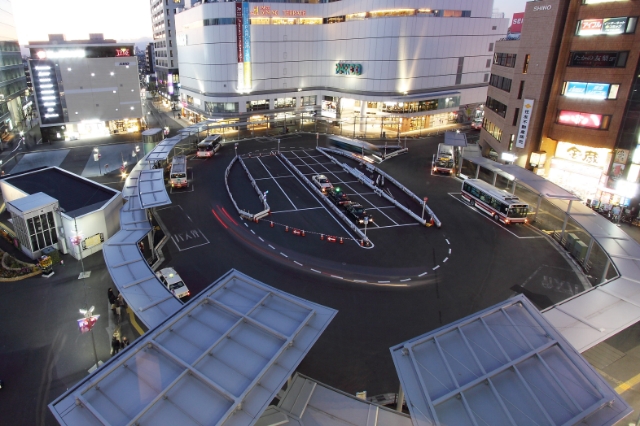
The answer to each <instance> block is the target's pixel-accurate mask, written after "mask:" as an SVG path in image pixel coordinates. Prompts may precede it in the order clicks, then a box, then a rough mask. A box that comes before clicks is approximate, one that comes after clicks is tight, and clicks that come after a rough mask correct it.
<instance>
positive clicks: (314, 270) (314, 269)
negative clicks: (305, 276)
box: [311, 269, 322, 274]
mask: <svg viewBox="0 0 640 426" xmlns="http://www.w3.org/2000/svg"><path fill="white" fill-rule="evenodd" d="M311 270H312V271H313V272H317V273H319V274H321V273H322V272H320V271H316V270H315V269H311Z"/></svg>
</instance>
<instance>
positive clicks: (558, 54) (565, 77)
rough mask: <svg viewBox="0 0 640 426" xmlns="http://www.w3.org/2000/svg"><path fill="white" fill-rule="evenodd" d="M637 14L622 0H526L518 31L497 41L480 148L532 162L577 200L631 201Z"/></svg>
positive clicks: (638, 159)
mask: <svg viewBox="0 0 640 426" xmlns="http://www.w3.org/2000/svg"><path fill="white" fill-rule="evenodd" d="M637 21H638V6H637V4H636V2H630V1H619V0H544V1H536V2H529V3H527V4H526V11H525V14H524V21H523V23H522V29H521V32H520V37H514V36H513V34H512V35H511V36H510V37H508V38H506V39H505V40H501V41H499V42H497V43H496V52H495V54H494V59H493V66H492V69H491V77H490V81H489V84H490V86H489V89H488V96H487V101H486V108H485V118H484V122H483V129H482V131H481V134H480V144H481V145H482V147H483V150H484V154H485V155H489V156H494V158H502V159H503V160H506V161H513V162H515V163H516V164H518V165H520V166H523V167H528V168H531V169H535V170H536V171H537V173H539V174H541V175H544V176H545V177H547V178H548V179H549V180H551V181H553V182H555V183H557V184H559V185H560V186H562V187H564V188H565V189H567V190H570V191H572V192H574V193H575V194H577V195H578V196H580V197H582V198H583V199H584V200H596V202H602V203H606V204H622V205H633V204H634V201H633V199H636V198H637V197H638V179H639V177H640V145H639V139H638V137H639V136H640V113H638V112H637V111H639V110H640V109H639V108H638V106H639V105H640V99H639V97H640V95H637V89H638V88H639V87H638V86H639V85H640V81H639V79H638V72H639V71H640V63H639V53H640V32H639V31H637V30H636V27H637ZM512 32H513V31H512ZM635 204H637V202H635Z"/></svg>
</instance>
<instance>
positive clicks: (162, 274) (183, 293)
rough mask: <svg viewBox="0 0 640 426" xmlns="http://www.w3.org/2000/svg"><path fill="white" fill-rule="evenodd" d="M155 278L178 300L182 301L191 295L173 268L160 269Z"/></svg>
mask: <svg viewBox="0 0 640 426" xmlns="http://www.w3.org/2000/svg"><path fill="white" fill-rule="evenodd" d="M156 277H158V279H159V280H160V282H161V283H162V284H164V286H165V287H166V288H167V289H168V290H169V291H170V292H171V294H173V295H174V296H175V297H177V298H178V299H183V298H185V297H187V296H189V295H190V294H191V293H190V292H189V289H188V288H187V286H186V285H185V284H184V282H183V281H182V278H180V275H178V273H177V272H176V270H175V269H173V268H164V269H161V270H160V271H158V272H156Z"/></svg>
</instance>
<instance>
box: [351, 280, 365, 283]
mask: <svg viewBox="0 0 640 426" xmlns="http://www.w3.org/2000/svg"><path fill="white" fill-rule="evenodd" d="M353 282H355V283H367V282H369V281H365V280H353Z"/></svg>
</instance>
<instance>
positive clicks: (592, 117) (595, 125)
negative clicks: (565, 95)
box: [558, 111, 602, 129]
mask: <svg viewBox="0 0 640 426" xmlns="http://www.w3.org/2000/svg"><path fill="white" fill-rule="evenodd" d="M558 122H560V123H562V124H568V125H570V126H577V127H588V128H590V129H599V128H600V127H601V126H602V115H600V114H589V113H586V112H576V111H560V114H559V115H558Z"/></svg>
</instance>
